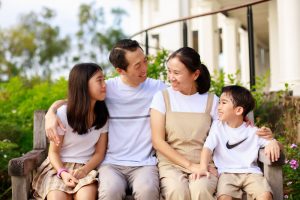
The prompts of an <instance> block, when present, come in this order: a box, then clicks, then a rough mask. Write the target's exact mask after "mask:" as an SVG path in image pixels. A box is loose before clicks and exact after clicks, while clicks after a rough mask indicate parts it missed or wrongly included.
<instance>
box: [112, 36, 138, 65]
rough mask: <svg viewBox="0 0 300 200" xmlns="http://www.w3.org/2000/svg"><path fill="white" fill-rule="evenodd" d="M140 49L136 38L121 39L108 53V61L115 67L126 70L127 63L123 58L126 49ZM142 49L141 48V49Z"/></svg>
mask: <svg viewBox="0 0 300 200" xmlns="http://www.w3.org/2000/svg"><path fill="white" fill-rule="evenodd" d="M138 48H140V49H142V47H141V46H140V45H139V43H138V42H137V41H136V40H131V39H123V40H120V41H119V42H117V43H116V45H115V46H114V47H113V48H112V50H111V52H110V54H109V61H110V63H111V64H112V65H113V66H114V67H115V68H120V69H123V70H125V71H126V70H127V67H128V65H129V63H128V61H127V60H126V58H125V54H126V51H135V50H137V49H138ZM142 50H143V49H142Z"/></svg>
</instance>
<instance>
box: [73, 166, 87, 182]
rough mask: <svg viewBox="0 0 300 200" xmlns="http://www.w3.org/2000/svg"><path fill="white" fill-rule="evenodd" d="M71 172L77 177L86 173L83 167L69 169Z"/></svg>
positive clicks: (84, 175)
mask: <svg viewBox="0 0 300 200" xmlns="http://www.w3.org/2000/svg"><path fill="white" fill-rule="evenodd" d="M71 174H72V175H73V176H74V177H75V178H77V179H81V178H84V177H86V175H87V173H86V171H85V170H84V169H83V167H81V168H78V169H75V170H73V171H71Z"/></svg>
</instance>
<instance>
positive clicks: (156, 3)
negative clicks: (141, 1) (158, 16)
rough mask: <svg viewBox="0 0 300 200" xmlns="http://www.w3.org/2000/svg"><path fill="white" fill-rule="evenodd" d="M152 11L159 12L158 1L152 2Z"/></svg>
mask: <svg viewBox="0 0 300 200" xmlns="http://www.w3.org/2000/svg"><path fill="white" fill-rule="evenodd" d="M152 2H153V11H155V12H158V11H159V0H153V1H152Z"/></svg>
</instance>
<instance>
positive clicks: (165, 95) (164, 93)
mask: <svg viewBox="0 0 300 200" xmlns="http://www.w3.org/2000/svg"><path fill="white" fill-rule="evenodd" d="M162 94H163V97H164V100H165V105H166V112H169V111H171V106H170V98H169V93H168V90H163V91H162Z"/></svg>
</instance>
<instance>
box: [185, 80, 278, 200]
mask: <svg viewBox="0 0 300 200" xmlns="http://www.w3.org/2000/svg"><path fill="white" fill-rule="evenodd" d="M254 106H255V101H254V99H253V97H252V95H251V93H250V91H249V90H247V89H246V88H243V87H240V86H236V85H233V86H227V87H224V88H223V89H222V94H221V97H220V100H219V105H218V115H219V120H218V121H215V122H214V123H213V125H212V126H211V129H210V132H209V135H208V137H207V139H206V142H205V144H204V147H203V150H202V153H201V161H200V166H201V169H200V171H199V173H197V174H192V175H191V178H192V179H196V178H200V177H201V176H203V175H207V176H209V173H208V170H207V166H208V163H209V161H210V160H211V156H212V153H213V160H214V163H215V165H216V167H217V168H218V173H219V175H220V176H219V181H218V187H217V197H218V200H220V199H221V200H224V199H232V198H241V197H242V190H244V191H245V192H247V193H248V194H250V195H251V196H252V197H253V198H255V199H258V200H259V199H264V200H266V199H272V191H271V188H270V186H269V184H268V182H267V180H266V178H265V177H263V174H262V172H261V170H260V168H259V167H258V166H257V157H258V151H259V149H260V148H262V147H265V146H266V145H268V146H267V147H266V149H268V151H270V152H269V153H270V155H271V157H273V158H275V160H277V159H278V157H279V153H280V148H279V145H278V142H277V141H276V140H266V139H263V138H260V137H258V136H257V135H256V134H255V132H256V131H257V128H256V127H251V126H246V125H245V122H244V121H243V119H244V117H245V116H246V115H247V114H248V113H249V112H250V111H251V110H253V108H254Z"/></svg>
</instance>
